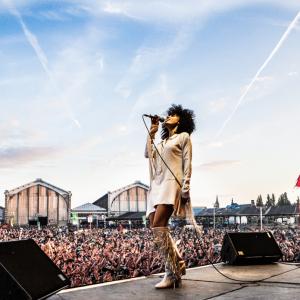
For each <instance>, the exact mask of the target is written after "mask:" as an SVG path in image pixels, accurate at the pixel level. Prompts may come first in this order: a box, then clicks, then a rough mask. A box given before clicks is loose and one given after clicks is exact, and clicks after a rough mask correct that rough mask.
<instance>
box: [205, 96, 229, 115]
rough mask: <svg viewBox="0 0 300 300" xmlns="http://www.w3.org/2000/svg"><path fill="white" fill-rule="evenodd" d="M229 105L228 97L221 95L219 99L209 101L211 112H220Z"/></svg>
mask: <svg viewBox="0 0 300 300" xmlns="http://www.w3.org/2000/svg"><path fill="white" fill-rule="evenodd" d="M226 106H227V99H226V98H224V97H221V98H219V99H217V100H212V101H210V102H209V111H210V112H211V113H218V112H221V111H223V110H224V109H225V108H226Z"/></svg>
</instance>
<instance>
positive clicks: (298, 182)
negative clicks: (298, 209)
mask: <svg viewBox="0 0 300 300" xmlns="http://www.w3.org/2000/svg"><path fill="white" fill-rule="evenodd" d="M295 187H300V175H299V177H298V179H297V182H296V184H295Z"/></svg>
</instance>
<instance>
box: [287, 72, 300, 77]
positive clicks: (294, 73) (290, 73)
mask: <svg viewBox="0 0 300 300" xmlns="http://www.w3.org/2000/svg"><path fill="white" fill-rule="evenodd" d="M288 76H291V77H294V76H299V73H298V72H296V71H291V72H289V73H288Z"/></svg>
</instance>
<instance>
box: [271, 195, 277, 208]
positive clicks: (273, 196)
mask: <svg viewBox="0 0 300 300" xmlns="http://www.w3.org/2000/svg"><path fill="white" fill-rule="evenodd" d="M272 203H273V206H275V203H276V199H275V195H274V194H272Z"/></svg>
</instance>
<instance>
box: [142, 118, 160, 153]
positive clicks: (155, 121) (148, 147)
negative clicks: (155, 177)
mask: <svg viewBox="0 0 300 300" xmlns="http://www.w3.org/2000/svg"><path fill="white" fill-rule="evenodd" d="M158 126H159V118H158V117H157V118H151V127H150V130H149V134H148V135H147V142H146V147H145V157H146V158H149V154H150V153H151V152H152V143H153V140H154V139H155V134H156V132H157V131H158Z"/></svg>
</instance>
